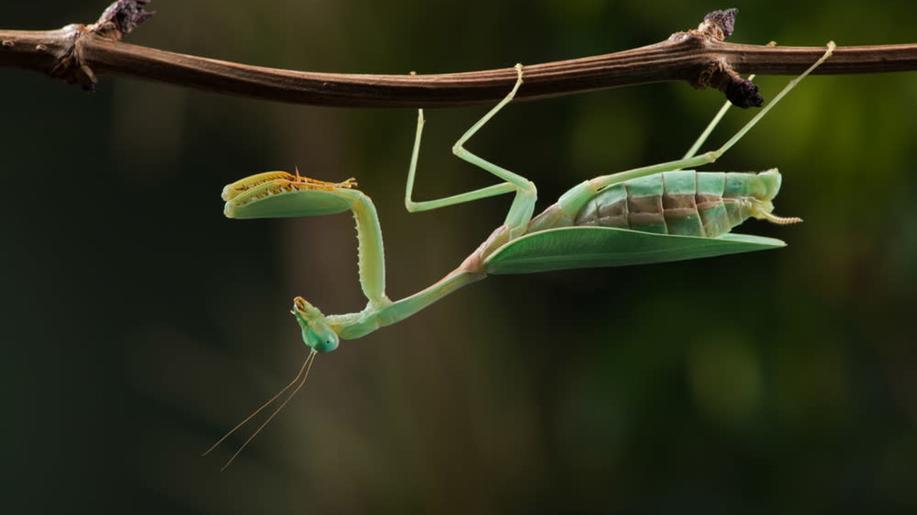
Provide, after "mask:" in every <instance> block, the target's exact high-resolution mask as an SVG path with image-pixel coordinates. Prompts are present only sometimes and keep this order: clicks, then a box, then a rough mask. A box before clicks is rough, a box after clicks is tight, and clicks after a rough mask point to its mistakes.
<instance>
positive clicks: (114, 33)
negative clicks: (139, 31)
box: [89, 0, 156, 40]
mask: <svg viewBox="0 0 917 515" xmlns="http://www.w3.org/2000/svg"><path fill="white" fill-rule="evenodd" d="M151 1H152V0H116V1H115V2H114V3H112V4H111V5H109V6H108V8H106V9H105V11H103V12H102V16H99V20H98V21H96V22H95V23H93V24H92V25H90V26H89V31H90V32H91V33H93V34H95V35H98V36H102V37H105V38H110V39H114V40H121V38H123V37H124V35H125V34H130V33H131V32H132V31H133V30H134V29H136V28H137V27H138V26H140V25H141V24H142V23H143V22H145V21H147V20H149V19H150V18H152V17H153V15H154V14H156V11H147V10H145V9H144V7H145V6H146V5H147V4H149V3H150V2H151Z"/></svg>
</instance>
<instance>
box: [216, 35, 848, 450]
mask: <svg viewBox="0 0 917 515" xmlns="http://www.w3.org/2000/svg"><path fill="white" fill-rule="evenodd" d="M833 50H834V43H833V42H832V43H828V45H827V50H826V51H825V53H824V55H822V57H821V58H820V59H818V60H817V61H816V62H815V63H814V64H812V65H811V66H810V67H809V68H808V69H807V70H805V71H804V72H803V73H802V74H801V75H800V76H798V77H796V78H795V79H793V80H792V81H790V82H789V83H788V84H787V85H786V86H785V87H784V88H783V90H782V91H780V93H778V94H777V95H776V96H775V97H774V99H773V100H772V101H771V102H770V103H768V104H767V105H766V106H765V107H764V108H763V109H761V111H760V112H758V113H757V114H756V115H755V116H754V117H753V118H752V119H751V120H750V121H749V122H748V123H746V124H745V126H744V127H742V128H741V129H740V130H739V131H738V132H737V133H736V134H735V135H734V136H732V137H731V138H730V139H729V140H727V141H726V143H724V144H723V145H722V146H721V147H719V148H718V149H716V150H713V151H709V152H705V153H702V154H697V150H698V149H699V148H700V146H701V145H702V144H703V143H704V141H705V140H706V138H707V136H708V135H709V133H710V131H711V130H712V129H713V127H714V126H715V125H716V124H717V123H718V122H719V120H720V118H721V117H722V115H723V114H724V113H725V111H726V109H728V107H729V103H727V104H726V105H725V106H724V107H723V109H721V110H720V112H719V113H718V114H717V116H716V117H714V119H713V120H712V121H711V122H710V124H709V125H708V127H707V129H706V130H705V131H704V132H703V133H702V134H701V136H700V137H699V138H698V140H697V141H696V142H695V144H694V145H692V147H691V149H690V150H689V151H688V152H687V153H686V154H685V156H684V157H682V158H681V159H678V160H675V161H669V162H665V163H660V164H655V165H651V166H644V167H640V168H635V169H632V170H627V171H623V172H618V173H613V174H609V175H600V176H598V177H596V178H594V179H591V180H588V181H585V182H583V183H581V184H579V185H577V186H575V187H573V188H572V189H570V190H569V191H567V192H566V193H564V194H563V195H562V196H561V197H560V198H559V199H558V201H557V202H555V203H554V204H552V205H551V206H549V207H548V208H547V209H545V210H544V211H542V212H541V213H540V214H538V215H537V216H534V217H533V214H534V210H535V202H536V198H537V194H536V188H535V185H534V184H533V183H532V182H531V181H529V180H528V179H526V178H525V177H522V176H521V175H518V174H516V173H513V172H511V171H509V170H507V169H505V168H502V167H500V166H498V165H496V164H493V163H491V162H489V161H487V160H485V159H483V158H481V157H479V156H477V155H475V154H473V153H471V152H470V151H468V150H467V149H465V143H467V142H468V140H469V139H470V138H471V137H472V136H474V134H475V133H477V131H478V130H480V129H481V128H482V127H483V126H484V125H485V124H486V123H487V122H488V121H489V120H490V119H491V118H493V117H494V116H495V115H496V114H497V113H498V112H500V110H501V109H503V108H504V107H505V106H506V105H507V104H508V103H510V102H511V101H512V100H513V98H514V97H515V95H516V93H517V92H518V90H519V88H520V87H521V86H522V84H523V79H524V70H523V67H522V65H517V66H516V71H517V80H516V84H515V86H514V87H513V89H512V90H511V91H510V92H509V93H508V94H507V95H506V97H505V98H504V99H503V100H502V101H501V102H500V103H498V104H497V105H496V106H495V107H494V108H493V109H491V110H490V111H489V112H488V113H487V114H485V115H484V116H483V117H482V118H481V119H480V120H479V121H478V122H477V123H475V124H474V125H473V126H472V127H471V128H470V129H468V131H467V132H465V134H463V135H462V137H461V138H459V140H458V141H457V142H456V143H455V145H454V146H453V149H452V150H453V153H454V154H455V155H456V156H458V157H459V158H460V159H463V160H465V161H467V162H469V163H471V164H473V165H475V166H477V167H479V168H481V169H483V170H484V171H486V172H489V173H491V174H493V175H495V176H496V177H498V178H499V179H500V180H501V181H502V182H500V183H498V184H495V185H493V186H488V187H485V188H481V189H477V190H474V191H469V192H466V193H461V194H458V195H453V196H450V197H446V198H441V199H436V200H428V201H414V200H413V199H412V193H413V187H414V179H415V177H416V170H417V160H418V154H419V150H420V144H421V136H422V134H423V126H424V116H423V110H420V111H419V112H418V118H417V132H416V137H415V140H414V148H413V152H412V154H411V163H410V167H409V171H408V177H407V187H406V191H405V207H406V208H407V209H408V211H411V212H415V211H427V210H432V209H438V208H442V207H446V206H451V205H456V204H461V203H465V202H471V201H474V200H478V199H483V198H487V197H492V196H496V195H502V194H505V193H513V194H514V199H513V202H512V204H511V206H510V208H509V212H508V213H507V215H506V219H505V220H504V221H503V224H502V225H500V226H499V227H498V228H497V229H496V230H494V231H493V233H492V234H491V235H490V236H489V237H488V238H487V240H485V241H484V242H483V243H481V245H480V246H479V247H478V248H477V249H475V251H474V252H472V253H471V254H470V255H469V256H468V257H467V258H466V259H465V260H464V261H463V262H462V264H461V265H460V266H459V267H458V268H456V269H455V270H453V271H452V272H450V273H449V274H447V275H446V276H445V277H443V278H442V279H440V280H439V281H438V282H436V283H434V284H432V285H431V286H429V287H427V288H426V289H424V290H421V291H420V292H417V293H415V294H414V295H411V296H409V297H406V298H403V299H400V300H397V301H392V300H390V299H389V298H388V296H386V294H385V258H384V251H383V245H382V232H381V227H380V225H379V219H378V216H377V214H376V208H375V206H374V205H373V202H372V200H371V199H370V198H369V197H368V196H367V195H366V194H364V193H363V192H361V191H359V190H357V189H355V186H356V184H355V182H354V181H352V180H348V181H345V182H342V183H329V182H323V181H318V180H315V179H309V178H306V177H303V176H301V175H300V174H299V172H298V171H297V172H296V173H295V174H290V173H287V172H266V173H261V174H257V175H253V176H250V177H246V178H244V179H242V180H239V181H237V182H234V183H232V184H229V185H228V186H226V187H225V189H224V190H223V199H224V200H225V201H226V206H225V214H226V216H227V217H229V218H280V217H300V216H317V215H328V214H334V213H342V212H345V211H350V212H352V213H353V216H354V218H355V220H356V226H357V242H358V246H359V275H360V285H361V287H362V289H363V293H364V294H365V295H366V298H367V301H368V302H367V304H366V307H365V308H364V309H363V310H362V311H358V312H355V313H347V314H342V315H328V316H326V315H324V314H323V313H322V312H321V311H319V309H318V308H316V307H315V306H313V305H311V304H309V303H308V302H307V301H306V300H305V299H303V298H302V297H296V298H295V299H294V300H293V307H292V314H293V315H294V317H295V318H296V320H297V322H298V323H299V325H300V328H301V330H302V338H303V341H304V343H305V344H306V346H307V347H308V349H309V350H310V352H309V356H308V358H307V359H306V362H305V364H304V365H303V368H302V370H301V371H300V374H299V375H297V377H296V379H294V380H293V382H291V383H290V384H289V385H288V386H287V387H286V388H285V389H284V390H282V391H281V392H280V393H278V394H277V395H276V396H275V397H274V398H273V399H271V400H270V401H268V402H267V403H265V404H264V405H263V406H262V407H261V408H259V409H258V410H257V411H256V412H255V413H253V414H252V416H254V415H255V414H257V413H258V412H260V411H261V410H262V409H264V408H265V407H266V406H267V405H269V404H270V403H272V402H274V401H275V400H277V399H278V398H279V397H280V396H281V394H283V393H284V392H285V391H286V390H288V389H289V388H291V387H293V386H294V384H295V385H298V386H296V389H298V388H299V386H301V385H302V382H303V381H304V380H305V376H306V375H307V373H308V369H309V367H310V366H311V364H312V362H313V360H314V358H315V356H316V355H317V353H325V352H330V351H333V350H335V349H336V348H337V347H338V345H339V342H340V340H342V339H345V340H348V339H354V338H360V337H362V336H366V335H367V334H369V333H371V332H373V331H375V330H377V329H379V328H381V327H384V326H387V325H390V324H394V323H396V322H400V321H402V320H404V319H406V318H408V317H410V316H412V315H414V314H416V313H417V312H419V311H421V310H422V309H424V308H426V307H428V306H430V305H431V304H433V303H434V302H436V301H437V300H439V299H441V298H443V297H445V296H446V295H448V294H450V293H452V292H454V291H455V290H457V289H459V288H461V287H462V286H465V285H467V284H470V283H473V282H476V281H480V280H482V279H484V278H485V277H487V276H488V275H490V274H516V273H530V272H541V271H548V270H561V269H571V268H588V267H601V266H623V265H636V264H647V263H658V262H665V261H678V260H685V259H694V258H701V257H710V256H720V255H726V254H736V253H742V252H751V251H756V250H765V249H773V248H779V247H783V246H785V244H784V243H783V242H782V241H780V240H776V239H772V238H764V237H759V236H751V235H742V234H732V233H730V231H731V229H732V228H733V227H736V226H737V225H739V224H741V223H742V222H743V221H745V220H746V219H748V218H750V217H751V218H758V219H764V220H767V221H770V222H773V223H777V224H789V223H795V222H799V221H801V220H800V219H798V218H784V217H779V216H776V215H774V214H773V212H772V211H773V209H774V206H773V203H772V201H773V199H774V198H775V197H776V195H777V193H778V191H779V190H780V183H781V176H780V173H779V172H778V171H777V170H776V169H771V170H767V171H765V172H761V173H737V172H728V173H726V172H698V171H695V170H692V169H686V168H692V167H698V166H703V165H707V164H710V163H713V162H715V161H716V160H717V159H718V158H719V157H720V156H722V155H723V154H724V153H725V152H726V151H728V150H729V149H730V148H731V147H732V146H733V145H735V144H736V143H737V142H738V141H739V140H740V139H741V138H742V137H743V136H744V135H745V134H746V133H747V132H748V131H749V130H750V129H751V128H752V127H754V126H755V124H757V123H758V122H759V121H760V120H761V119H762V118H763V117H764V116H765V115H766V114H767V113H768V112H769V111H770V109H772V108H773V107H774V106H775V105H777V103H778V102H779V101H780V100H781V99H782V98H783V96H784V95H786V93H788V92H789V91H790V90H791V89H793V87H795V86H796V84H798V83H799V81H801V80H802V79H803V78H804V77H805V76H806V75H808V74H809V73H810V72H811V71H812V70H814V69H815V68H817V67H818V66H819V65H820V64H822V63H823V62H824V61H825V60H827V59H828V58H829V57H830V56H831V53H832V52H833ZM296 389H294V393H295V391H296ZM290 396H292V394H290ZM289 398H290V397H287V399H286V400H284V401H283V404H286V402H287V401H288V400H289ZM283 404H281V406H280V407H281V408H282V407H283ZM277 411H279V408H278V409H277V410H275V411H274V414H276V413H277ZM274 414H272V415H271V418H272V417H273V416H274ZM249 418H251V417H249ZM249 418H247V419H245V420H244V421H243V424H244V423H245V422H247V421H248V420H249ZM269 420H270V418H269V419H268V421H269ZM266 423H267V422H265V423H264V424H266ZM264 424H262V425H261V427H259V428H258V430H260V429H261V428H262V427H264ZM241 425H242V424H239V425H238V426H236V428H234V429H233V430H232V431H230V434H231V433H232V432H234V431H235V430H236V429H238V428H239V427H241ZM256 434H257V431H256ZM227 436H228V435H227ZM252 436H254V435H252ZM224 438H225V437H224ZM250 440H251V438H249V440H248V441H250ZM220 441H222V439H221V440H220ZM248 441H246V442H245V443H246V444H247V443H248ZM218 443H219V442H218ZM243 447H244V444H243ZM240 451H241V449H240ZM208 452H209V451H208ZM237 454H238V452H237V453H236V455H237ZM233 458H235V455H234V456H233ZM231 461H232V460H230V462H231ZM227 465H228V463H227Z"/></svg>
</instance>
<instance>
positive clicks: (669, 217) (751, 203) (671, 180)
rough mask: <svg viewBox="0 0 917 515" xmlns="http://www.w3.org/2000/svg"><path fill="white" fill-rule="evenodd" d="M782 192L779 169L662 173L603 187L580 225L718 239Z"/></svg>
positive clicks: (578, 221)
mask: <svg viewBox="0 0 917 515" xmlns="http://www.w3.org/2000/svg"><path fill="white" fill-rule="evenodd" d="M779 189H780V174H779V173H778V172H777V171H776V170H769V171H767V172H762V173H760V174H755V173H734V172H729V173H726V172H696V171H694V170H682V171H677V172H664V173H657V174H654V175H649V176H647V177H641V178H639V179H632V180H629V181H625V182H621V183H618V184H613V185H611V186H609V187H607V188H605V189H603V190H602V191H600V192H599V193H598V194H596V196H595V197H594V198H593V199H592V200H590V201H589V202H588V203H587V204H586V206H585V207H584V208H583V209H582V210H581V211H580V212H579V213H578V214H577V216H576V221H575V224H576V225H581V226H601V227H619V228H624V229H633V230H637V231H644V232H652V233H658V234H677V235H683V236H703V237H708V238H715V237H717V236H720V235H723V234H726V233H728V232H729V231H730V230H731V229H732V228H733V227H735V226H737V225H739V224H741V223H742V222H744V221H745V220H746V219H748V218H749V217H752V216H755V215H756V214H757V213H759V212H760V211H761V208H765V209H766V210H767V211H769V209H767V208H770V209H772V205H771V204H770V202H771V200H772V199H773V198H774V197H775V196H776V195H777V192H778V190H779ZM765 206H767V207H765Z"/></svg>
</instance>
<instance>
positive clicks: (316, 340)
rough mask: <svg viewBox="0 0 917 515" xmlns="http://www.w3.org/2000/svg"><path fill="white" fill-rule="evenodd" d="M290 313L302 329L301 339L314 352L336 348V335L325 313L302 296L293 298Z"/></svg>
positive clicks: (337, 340)
mask: <svg viewBox="0 0 917 515" xmlns="http://www.w3.org/2000/svg"><path fill="white" fill-rule="evenodd" d="M290 313H292V314H293V316H294V317H296V321H297V322H299V327H300V328H301V329H302V341H303V343H305V344H306V346H307V347H309V348H310V349H312V350H313V351H315V352H331V351H333V350H334V349H337V348H338V343H339V339H338V335H337V333H336V332H334V329H332V328H331V325H330V324H329V323H328V320H327V319H326V318H325V315H323V314H322V312H321V311H319V310H318V308H317V307H315V306H313V305H312V304H309V303H308V302H306V299H304V298H302V297H296V298H295V299H293V309H291V310H290Z"/></svg>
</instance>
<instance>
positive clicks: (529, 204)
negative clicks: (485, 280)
mask: <svg viewBox="0 0 917 515" xmlns="http://www.w3.org/2000/svg"><path fill="white" fill-rule="evenodd" d="M516 73H517V78H516V84H515V85H514V86H513V89H512V90H511V91H510V92H509V93H508V94H507V95H506V97H505V98H504V99H503V100H501V101H500V103H498V104H497V105H496V106H494V108H493V109H491V110H490V111H488V112H487V114H485V115H484V116H483V117H481V119H480V120H478V121H477V122H476V123H475V124H474V125H472V126H471V128H470V129H468V131H466V132H465V134H463V135H462V137H460V138H459V139H458V141H456V142H455V145H453V147H452V153H453V154H455V155H456V156H457V157H458V158H460V159H462V160H464V161H467V162H469V163H471V164H473V165H475V166H477V167H478V168H481V169H483V170H484V171H487V172H489V173H491V174H493V175H496V176H497V177H499V178H500V179H503V180H504V181H505V182H503V183H501V184H495V185H493V186H488V187H485V188H480V189H477V190H473V191H469V192H466V193H460V194H458V195H453V196H451V197H445V198H440V199H435V200H427V201H422V202H415V201H414V200H412V199H411V196H412V194H413V191H414V178H415V176H416V171H417V157H418V154H419V150H420V142H421V136H422V134H423V126H424V123H425V122H424V117H423V110H422V109H421V110H419V112H418V115H417V133H416V136H415V138H414V150H413V152H412V154H411V166H410V169H409V170H408V181H407V187H406V188H405V194H404V205H405V207H406V208H407V210H408V211H410V212H412V213H413V212H416V211H428V210H431V209H439V208H441V207H446V206H452V205H456V204H462V203H465V202H471V201H474V200H478V199H482V198H488V197H493V196H496V195H502V194H504V193H510V192H513V191H514V192H516V197H515V199H514V200H513V204H512V206H510V209H509V212H508V213H507V215H506V220H505V221H504V222H503V223H504V225H506V226H507V228H508V229H509V236H510V239H512V238H515V237H518V236H521V235H522V234H524V233H525V231H526V228H527V226H528V222H529V220H530V219H531V218H532V213H533V212H534V210H535V201H536V199H537V190H536V188H535V184H533V183H532V182H531V181H529V180H528V179H526V178H525V177H522V176H521V175H518V174H516V173H513V172H511V171H509V170H507V169H505V168H502V167H500V166H498V165H496V164H494V163H491V162H489V161H486V160H484V159H482V158H481V157H479V156H477V155H475V154H473V153H471V152H469V151H468V150H466V149H465V147H464V145H465V143H467V142H468V140H469V139H471V137H472V136H474V135H475V133H477V132H478V130H480V129H481V127H483V126H484V125H485V124H486V123H487V122H488V121H490V119H491V118H493V117H494V116H495V115H496V114H497V113H498V112H500V110H501V109H503V107H505V106H506V104H508V103H510V102H511V101H512V100H513V98H514V97H515V96H516V92H517V91H519V87H520V86H521V85H522V65H521V64H517V65H516Z"/></svg>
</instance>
